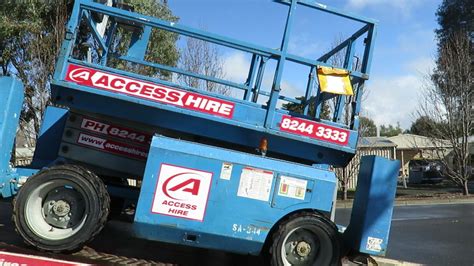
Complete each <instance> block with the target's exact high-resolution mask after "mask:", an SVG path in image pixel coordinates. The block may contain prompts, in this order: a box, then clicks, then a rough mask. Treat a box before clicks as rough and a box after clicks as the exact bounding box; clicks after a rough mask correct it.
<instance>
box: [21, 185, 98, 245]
mask: <svg viewBox="0 0 474 266" xmlns="http://www.w3.org/2000/svg"><path fill="white" fill-rule="evenodd" d="M88 209H89V205H88V201H87V197H86V196H85V193H84V191H83V190H82V189H81V188H80V187H79V186H78V185H77V184H76V183H74V182H72V181H69V180H65V179H59V180H57V179H56V180H54V181H49V182H45V183H43V184H41V185H40V186H38V187H36V188H35V189H34V190H33V191H32V193H30V195H29V196H28V198H27V200H26V206H25V220H26V223H27V225H28V227H29V228H30V230H32V231H33V232H34V233H35V234H36V235H38V236H40V237H42V238H43V239H46V240H62V239H66V238H68V237H71V236H72V235H74V234H76V233H77V232H78V231H79V230H81V228H82V227H83V226H84V223H85V221H86V219H87V213H88Z"/></svg>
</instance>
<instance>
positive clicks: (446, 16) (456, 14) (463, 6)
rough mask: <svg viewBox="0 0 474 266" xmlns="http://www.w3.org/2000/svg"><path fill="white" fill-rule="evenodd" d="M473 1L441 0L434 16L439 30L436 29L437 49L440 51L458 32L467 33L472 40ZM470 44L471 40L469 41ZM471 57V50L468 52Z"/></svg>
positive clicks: (473, 36)
mask: <svg viewBox="0 0 474 266" xmlns="http://www.w3.org/2000/svg"><path fill="white" fill-rule="evenodd" d="M473 10H474V1H472V0H443V2H442V4H441V5H440V6H439V8H438V11H437V12H436V15H437V17H438V24H439V25H440V26H441V28H439V29H437V30H436V31H435V32H436V36H437V38H438V48H440V49H442V46H443V44H444V43H446V42H448V40H449V39H450V38H451V36H452V35H453V34H455V33H456V32H458V31H464V32H467V34H468V35H469V36H471V39H472V38H474V15H473V13H472V12H473ZM471 42H472V40H471ZM470 54H471V56H472V54H473V50H472V49H471V52H470Z"/></svg>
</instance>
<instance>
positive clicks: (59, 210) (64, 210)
mask: <svg viewBox="0 0 474 266" xmlns="http://www.w3.org/2000/svg"><path fill="white" fill-rule="evenodd" d="M70 210H71V206H69V204H68V203H67V202H65V201H64V200H59V201H56V202H54V205H53V212H54V214H56V215H57V216H59V217H64V216H66V215H67V214H68V213H69V211H70Z"/></svg>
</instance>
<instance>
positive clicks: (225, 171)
mask: <svg viewBox="0 0 474 266" xmlns="http://www.w3.org/2000/svg"><path fill="white" fill-rule="evenodd" d="M232 168H233V165H232V164H231V163H222V168H221V179H224V180H230V177H231V175H232Z"/></svg>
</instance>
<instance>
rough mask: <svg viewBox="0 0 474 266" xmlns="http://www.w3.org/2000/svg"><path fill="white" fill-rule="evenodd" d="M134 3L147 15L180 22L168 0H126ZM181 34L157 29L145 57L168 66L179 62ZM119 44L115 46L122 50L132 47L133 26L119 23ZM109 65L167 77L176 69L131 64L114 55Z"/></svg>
mask: <svg viewBox="0 0 474 266" xmlns="http://www.w3.org/2000/svg"><path fill="white" fill-rule="evenodd" d="M124 2H126V3H127V4H128V5H130V6H131V7H133V10H134V12H137V13H140V14H144V15H147V16H151V17H155V18H159V19H163V20H167V21H171V22H177V21H178V19H179V18H178V17H176V16H174V15H173V13H172V12H171V10H170V9H169V8H168V5H167V1H162V0H153V1H150V0H126V1H124ZM178 37H179V36H178V34H176V33H172V32H169V31H166V30H161V29H153V31H152V33H151V36H150V40H149V41H148V47H147V51H146V53H145V60H146V61H149V62H153V63H158V64H161V65H167V66H176V64H177V63H178V60H179V51H178V49H177V47H176V41H177V40H178ZM115 40H117V41H116V44H117V47H115V50H117V51H119V53H120V54H123V53H125V52H126V51H128V46H129V43H130V40H131V34H130V29H129V28H127V27H125V28H122V27H120V26H119V27H118V29H117V35H116V36H115ZM110 59H111V60H109V66H110V65H112V66H113V67H116V68H122V69H125V70H128V71H131V72H135V73H138V74H141V75H145V76H152V77H153V76H154V77H158V78H161V79H165V80H170V79H171V77H172V73H171V72H169V71H165V70H160V69H157V68H154V67H148V66H143V65H136V64H130V63H128V62H124V61H121V60H116V59H114V58H110Z"/></svg>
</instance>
